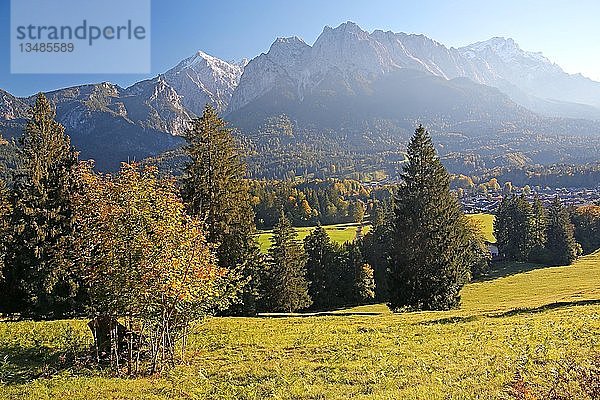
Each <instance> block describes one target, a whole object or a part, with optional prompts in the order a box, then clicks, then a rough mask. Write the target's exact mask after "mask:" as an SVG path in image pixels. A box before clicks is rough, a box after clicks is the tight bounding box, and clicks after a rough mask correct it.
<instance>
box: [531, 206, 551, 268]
mask: <svg viewBox="0 0 600 400" xmlns="http://www.w3.org/2000/svg"><path fill="white" fill-rule="evenodd" d="M547 229H548V213H547V212H546V208H545V207H544V205H543V204H542V201H541V200H540V199H539V197H537V196H536V197H535V199H534V200H533V206H532V217H531V251H530V252H529V257H528V258H529V261H531V262H538V263H543V264H545V263H548V262H549V261H550V259H549V253H548V249H547V248H546V241H547V237H546V233H547Z"/></svg>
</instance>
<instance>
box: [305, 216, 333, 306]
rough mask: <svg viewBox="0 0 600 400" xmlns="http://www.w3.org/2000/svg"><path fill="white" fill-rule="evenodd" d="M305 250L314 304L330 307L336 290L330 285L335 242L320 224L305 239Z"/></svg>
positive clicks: (309, 288) (309, 289) (310, 290)
mask: <svg viewBox="0 0 600 400" xmlns="http://www.w3.org/2000/svg"><path fill="white" fill-rule="evenodd" d="M304 251H305V252H306V256H307V259H306V272H307V276H306V277H307V279H308V281H309V282H310V283H309V286H308V293H309V295H310V298H311V299H312V302H313V306H314V307H315V308H317V309H320V308H327V307H330V306H331V302H332V299H331V297H332V295H333V294H334V291H333V290H332V288H331V287H330V283H331V282H330V279H329V275H330V274H331V270H332V269H333V268H334V262H335V257H336V249H335V244H334V243H332V242H331V239H330V238H329V235H327V232H325V229H323V227H322V226H321V225H319V226H317V227H316V228H315V229H314V230H313V231H312V232H311V233H310V235H308V236H307V237H306V238H305V239H304Z"/></svg>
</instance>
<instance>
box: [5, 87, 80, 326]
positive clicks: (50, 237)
mask: <svg viewBox="0 0 600 400" xmlns="http://www.w3.org/2000/svg"><path fill="white" fill-rule="evenodd" d="M54 118H55V112H54V109H53V107H52V106H51V104H50V102H49V101H48V100H47V99H46V97H45V96H44V95H43V94H39V95H38V97H37V100H36V103H35V105H34V106H33V110H32V117H31V119H30V120H29V121H28V123H27V125H26V128H25V132H24V134H23V137H22V138H21V139H20V143H21V145H22V156H23V159H24V164H25V165H24V168H23V170H21V171H19V172H17V173H16V176H15V177H14V188H13V193H12V197H11V206H12V213H11V225H12V228H13V229H12V232H11V239H10V243H9V245H8V249H7V253H6V256H5V264H6V265H5V268H4V281H3V285H2V286H3V287H2V290H1V294H0V296H2V301H1V302H0V303H1V306H2V311H3V312H9V313H12V312H18V313H21V314H23V315H27V316H33V317H59V316H63V315H65V314H68V313H70V312H72V311H74V309H76V308H77V302H76V299H77V295H78V294H81V291H80V289H81V287H80V285H79V283H78V282H79V280H78V277H77V275H76V273H75V271H74V265H75V264H74V261H73V260H74V255H73V254H72V253H71V248H72V243H73V237H74V234H75V232H74V227H75V221H74V211H73V210H74V208H73V195H74V193H75V191H77V190H79V185H78V183H77V173H76V169H77V165H78V159H77V153H76V152H75V150H74V149H73V147H72V146H71V142H70V138H69V136H68V135H66V134H65V131H64V127H63V126H62V125H61V124H59V123H58V122H56V121H55V120H54Z"/></svg>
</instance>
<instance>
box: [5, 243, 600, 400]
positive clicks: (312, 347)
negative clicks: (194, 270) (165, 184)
mask: <svg viewBox="0 0 600 400" xmlns="http://www.w3.org/2000/svg"><path fill="white" fill-rule="evenodd" d="M525 269H527V268H525ZM599 337H600V252H596V253H594V254H591V255H588V256H586V257H582V258H581V259H580V260H578V261H577V262H576V263H575V264H573V265H571V266H564V267H551V268H538V269H531V270H528V272H523V273H518V274H515V275H508V276H501V277H497V278H495V279H490V280H487V281H483V282H477V283H471V284H468V285H467V286H466V287H465V288H464V289H463V291H462V306H461V307H460V308H459V309H457V310H453V311H444V312H415V313H400V314H393V313H391V312H390V311H389V310H388V308H387V307H386V306H385V305H382V304H381V305H369V306H360V307H355V308H349V309H345V310H336V311H333V312H330V313H322V314H320V315H314V314H313V315H295V316H290V315H287V316H279V317H275V316H262V317H256V318H232V317H223V318H216V317H215V318H209V319H207V320H206V321H205V322H204V323H202V324H200V325H198V326H197V327H196V328H195V330H194V333H193V334H192V336H191V338H190V343H189V349H190V350H189V351H188V353H187V357H186V361H185V362H184V363H183V364H182V365H180V366H177V367H176V368H174V369H173V370H171V371H169V372H167V373H165V374H163V375H162V376H160V377H159V376H156V377H145V378H135V379H125V378H123V377H116V376H113V375H111V374H110V373H109V372H104V371H101V370H97V369H87V368H85V367H72V366H71V367H64V366H63V364H61V360H63V359H64V358H65V357H67V358H68V356H69V354H71V353H72V352H73V351H76V350H77V349H81V348H83V347H85V346H86V344H89V342H90V341H91V337H90V333H89V331H88V330H87V327H86V326H85V321H80V320H77V321H54V322H30V321H23V322H4V323H1V324H0V362H1V365H0V380H2V382H3V383H2V384H0V398H3V399H85V400H88V399H100V398H107V399H169V398H187V399H270V398H272V399H347V398H356V399H392V398H393V399H449V398H451V399H471V398H480V399H498V398H504V399H511V398H519V397H517V395H518V394H519V390H520V391H527V392H528V393H530V394H531V396H533V395H537V396H538V397H537V398H547V397H546V396H547V395H548V393H549V392H550V391H551V390H554V391H555V392H556V393H563V394H564V393H568V394H569V396H570V397H565V398H577V399H586V398H593V397H591V396H589V395H588V394H586V390H588V389H589V387H586V383H585V382H584V381H582V380H581V379H579V378H578V377H579V375H577V374H576V373H575V372H573V371H591V372H590V374H592V375H589V374H588V375H589V376H591V377H592V378H593V376H594V375H593V371H596V374H597V372H598V369H594V368H597V367H598V366H599V365H598V364H597V363H596V362H595V361H594V360H595V357H597V355H598V354H599V353H600V342H599V340H598V338H599ZM586 376H587V375H586ZM589 376H588V377H589ZM590 379H591V378H590ZM596 379H597V375H596ZM522 398H526V397H522ZM529 398H534V397H529Z"/></svg>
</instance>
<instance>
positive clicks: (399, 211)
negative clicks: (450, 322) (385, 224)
mask: <svg viewBox="0 0 600 400" xmlns="http://www.w3.org/2000/svg"><path fill="white" fill-rule="evenodd" d="M407 153H408V162H407V163H405V165H404V166H403V169H404V171H403V174H402V179H403V183H402V184H401V185H400V187H399V189H398V194H397V198H396V201H395V221H394V225H395V226H394V233H393V240H394V241H393V248H392V252H391V253H392V258H391V264H390V280H389V291H390V300H389V305H390V308H392V309H399V308H403V307H409V308H412V309H424V310H442V309H449V308H452V307H455V306H457V305H458V304H459V303H460V290H461V288H462V286H463V285H464V284H465V283H466V281H467V280H468V279H469V268H470V266H469V265H468V262H469V259H470V247H471V246H470V237H469V231H468V226H467V224H468V222H467V219H466V217H465V216H464V215H463V213H462V211H461V209H460V205H459V203H458V200H457V199H456V198H455V197H454V196H453V195H452V194H451V192H450V183H449V181H450V179H449V175H448V172H447V171H446V169H445V168H444V167H443V166H442V163H441V162H440V160H439V158H438V157H437V155H436V151H435V148H434V146H433V143H432V142H431V138H430V136H429V133H427V132H426V131H425V129H424V128H423V127H422V126H419V127H418V128H417V129H416V131H415V134H414V136H413V137H412V139H411V141H410V143H409V145H408V150H407Z"/></svg>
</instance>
